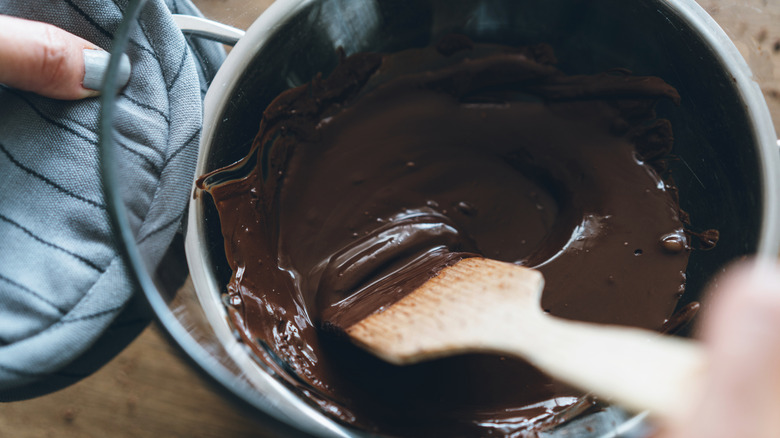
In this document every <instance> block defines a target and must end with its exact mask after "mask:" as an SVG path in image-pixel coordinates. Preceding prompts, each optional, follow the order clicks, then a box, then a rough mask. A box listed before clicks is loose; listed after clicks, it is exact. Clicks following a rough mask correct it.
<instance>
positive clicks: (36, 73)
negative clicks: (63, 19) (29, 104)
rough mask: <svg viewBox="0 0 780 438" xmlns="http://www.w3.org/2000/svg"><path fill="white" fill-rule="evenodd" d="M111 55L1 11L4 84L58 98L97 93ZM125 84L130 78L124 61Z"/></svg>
mask: <svg viewBox="0 0 780 438" xmlns="http://www.w3.org/2000/svg"><path fill="white" fill-rule="evenodd" d="M108 60H109V55H108V53H107V52H105V51H103V50H102V49H101V48H99V47H97V46H96V45H94V44H92V43H90V42H89V41H87V40H84V39H82V38H79V37H77V36H75V35H72V34H70V33H68V32H66V31H64V30H62V29H60V28H57V27H55V26H52V25H50V24H46V23H40V22H35V21H29V20H24V19H20V18H15V17H9V16H4V15H0V83H3V84H6V85H9V86H12V87H14V88H18V89H21V90H25V91H32V92H34V93H37V94H40V95H42V96H46V97H51V98H54V99H69V100H70V99H83V98H85V97H91V96H97V95H98V94H99V91H97V90H98V89H99V88H100V87H101V85H102V81H103V75H104V74H105V71H106V68H107V66H108ZM122 64H124V65H123V66H121V68H120V70H123V72H122V73H124V75H120V76H124V77H123V78H122V84H121V85H124V83H126V82H127V80H128V79H129V76H130V63H129V60H128V59H127V57H126V56H125V57H124V59H123V62H122Z"/></svg>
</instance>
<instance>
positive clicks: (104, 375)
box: [0, 0, 780, 438]
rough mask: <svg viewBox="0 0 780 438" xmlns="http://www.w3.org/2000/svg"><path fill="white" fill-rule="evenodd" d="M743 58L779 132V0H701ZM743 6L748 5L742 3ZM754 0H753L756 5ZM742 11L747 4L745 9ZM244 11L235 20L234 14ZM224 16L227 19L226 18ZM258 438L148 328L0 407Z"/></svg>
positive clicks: (259, 0)
mask: <svg viewBox="0 0 780 438" xmlns="http://www.w3.org/2000/svg"><path fill="white" fill-rule="evenodd" d="M196 3H198V4H199V6H200V7H201V8H202V9H203V11H204V12H205V13H206V15H207V16H210V17H215V18H223V19H224V21H226V22H229V23H230V24H233V25H236V26H239V27H242V28H245V27H246V26H248V24H249V23H251V21H252V20H254V17H256V16H257V15H259V13H260V12H262V11H263V10H264V9H265V8H266V7H267V6H268V5H269V4H270V3H271V1H270V0H256V4H255V5H254V6H253V7H250V8H248V9H247V8H245V7H244V6H239V5H243V4H245V3H246V2H243V1H238V0H200V1H196ZM701 3H702V5H703V6H705V7H706V8H707V9H708V11H709V12H710V13H711V14H712V15H713V16H714V17H715V18H717V19H719V20H721V22H722V23H724V24H725V25H726V26H727V27H728V29H729V34H730V36H731V37H732V38H734V39H735V40H737V45H738V46H739V47H740V49H741V50H744V51H745V53H748V52H752V51H753V50H754V49H756V48H758V49H759V50H758V51H757V53H758V54H756V55H754V56H753V57H752V58H751V59H749V62H750V64H751V67H752V68H753V70H754V72H755V73H756V75H757V77H758V79H759V82H760V83H761V85H762V88H763V90H764V93H765V95H766V97H767V103H768V104H769V106H770V108H771V110H772V112H773V115H774V120H775V127H776V129H778V131H779V132H780V2H770V5H769V6H765V9H766V10H767V11H768V13H767V14H765V16H764V17H762V18H761V20H758V21H756V20H751V21H744V20H745V19H744V16H740V13H739V10H737V11H735V10H734V9H733V8H729V7H728V6H726V1H725V0H702V1H701ZM742 3H743V4H746V3H750V1H747V2H742ZM759 3H760V2H758V1H757V4H759ZM745 7H747V5H746V6H745ZM236 10H240V11H242V12H241V14H240V16H238V17H235V11H236ZM228 15H233V16H231V17H228ZM6 436H7V437H13V438H41V437H56V438H60V437H62V438H70V437H74V438H76V437H78V438H85V437H96V438H97V437H99V438H104V437H108V438H125V437H186V438H201V437H203V438H206V437H232V438H243V437H263V436H268V435H265V434H263V432H262V431H261V430H260V429H259V426H258V425H257V424H256V423H255V422H253V421H252V420H251V419H249V418H246V417H245V416H242V415H241V414H239V413H238V412H237V410H236V408H235V407H234V406H233V405H231V404H230V403H228V402H227V401H225V400H223V399H222V398H221V397H220V396H219V395H218V394H217V393H216V392H215V391H214V390H213V388H212V387H211V385H210V383H207V382H205V381H204V380H203V379H202V378H201V377H200V376H199V375H198V374H197V373H196V372H195V371H194V370H193V369H192V368H190V366H189V365H188V364H187V363H186V362H185V361H184V360H183V359H182V358H181V357H179V355H178V352H177V351H176V350H175V349H174V348H173V347H172V346H171V345H169V344H168V342H167V340H165V339H164V338H162V336H161V333H160V331H159V329H158V328H157V327H155V326H154V325H152V326H150V327H149V328H147V329H146V330H145V331H144V332H143V333H142V334H141V336H140V337H139V338H138V339H137V340H136V341H135V342H133V343H132V344H131V345H130V346H129V347H128V348H127V349H126V350H125V351H124V352H122V353H121V354H120V355H119V356H117V357H116V358H115V359H114V360H113V361H112V362H110V363H109V364H108V365H106V366H105V367H103V368H102V369H101V370H100V371H98V372H97V373H95V374H94V375H92V376H90V377H88V378H86V379H84V380H83V381H81V382H79V383H78V384H76V385H73V386H72V387H69V388H67V389H64V390H62V391H59V392H57V393H54V394H51V395H48V396H45V397H40V398H38V399H34V400H29V401H24V402H17V403H7V404H0V437H6Z"/></svg>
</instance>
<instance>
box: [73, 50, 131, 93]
mask: <svg viewBox="0 0 780 438" xmlns="http://www.w3.org/2000/svg"><path fill="white" fill-rule="evenodd" d="M109 59H111V54H110V53H108V52H106V51H103V50H95V49H84V81H83V82H82V86H83V87H84V88H87V89H90V90H96V91H97V90H100V88H101V87H102V86H103V78H104V77H105V75H106V70H108V60H109ZM129 80H130V58H129V57H128V56H127V55H126V54H124V53H123V54H122V58H121V59H120V60H119V72H118V73H117V85H118V86H119V88H122V87H124V86H125V85H126V84H127V81H129Z"/></svg>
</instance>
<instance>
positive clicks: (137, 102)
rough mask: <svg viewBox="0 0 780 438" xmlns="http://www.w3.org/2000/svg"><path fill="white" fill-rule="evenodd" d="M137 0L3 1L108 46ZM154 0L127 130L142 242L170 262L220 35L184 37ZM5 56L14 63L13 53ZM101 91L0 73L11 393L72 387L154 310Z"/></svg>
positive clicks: (0, 295) (0, 349) (0, 288)
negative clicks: (62, 97)
mask: <svg viewBox="0 0 780 438" xmlns="http://www.w3.org/2000/svg"><path fill="white" fill-rule="evenodd" d="M126 5H127V1H126V0H48V1H44V0H41V1H29V0H2V1H0V14H6V15H11V16H17V17H22V18H27V19H31V20H37V21H43V22H48V23H51V24H54V25H55V26H58V27H61V28H63V29H65V30H68V31H69V32H71V33H73V34H76V35H78V36H80V37H82V38H84V39H86V40H89V41H91V42H93V43H95V44H97V45H99V46H101V47H102V48H104V49H109V48H110V47H111V41H112V39H113V34H114V32H115V31H116V30H117V28H118V27H119V24H120V22H121V20H122V16H123V10H124V9H125V6H126ZM171 13H179V14H192V15H197V14H198V12H197V10H196V9H195V7H194V6H193V5H192V4H191V3H190V2H189V1H188V0H166V1H163V0H149V1H148V2H147V4H146V6H145V7H144V9H143V11H142V12H141V15H140V17H139V19H138V23H137V25H136V26H135V29H134V31H133V32H132V34H131V41H130V42H129V44H128V48H127V51H126V53H127V55H128V56H129V57H130V61H131V64H132V74H131V77H130V82H129V83H128V85H127V87H125V88H124V89H123V91H122V92H121V94H120V96H118V99H117V107H116V118H115V128H114V141H115V144H116V146H117V147H118V151H119V152H118V154H119V157H120V159H119V163H120V164H119V165H120V167H121V169H120V172H121V178H122V181H123V184H124V185H125V186H126V187H127V192H126V194H125V195H124V200H125V203H126V204H127V205H128V210H129V211H130V215H131V222H132V224H133V231H134V232H135V235H136V239H137V241H138V243H139V247H140V249H141V252H142V253H143V255H144V256H145V257H146V259H147V260H148V261H150V262H151V264H152V265H156V264H157V263H159V261H160V259H161V258H162V256H163V254H164V253H165V251H166V249H167V248H168V246H169V245H170V243H171V241H172V239H173V237H174V236H175V234H176V233H177V232H179V231H180V227H181V219H182V216H183V212H184V209H185V205H186V202H187V199H188V193H189V190H190V185H191V181H192V177H193V173H194V168H195V161H196V155H197V145H198V141H199V138H200V132H201V120H202V114H201V109H202V99H203V96H204V94H205V92H206V89H207V86H208V83H209V81H210V80H211V78H212V77H213V75H214V74H215V73H216V69H217V68H218V66H219V64H220V63H221V61H222V59H223V58H224V51H223V50H222V48H221V46H219V45H217V44H214V43H210V42H203V41H197V40H192V41H190V40H189V39H187V38H185V37H184V36H183V35H182V33H181V32H180V31H179V30H178V28H177V27H176V26H175V25H174V23H173V21H172V19H171ZM0 68H2V66H0ZM99 113H100V105H99V102H98V100H97V99H95V98H92V99H87V100H83V101H75V102H69V101H56V100H50V99H46V98H43V97H39V96H36V95H33V94H29V93H25V92H21V91H18V90H15V89H12V88H10V87H7V86H5V85H2V84H0V401H12V400H21V399H25V398H30V397H34V396H37V395H41V394H45V393H48V392H51V391H53V390H56V389H59V388H62V387H64V386H66V385H69V384H71V383H73V382H75V381H78V380H79V379H81V378H82V377H84V376H86V375H88V374H90V373H91V372H93V371H94V370H96V369H97V368H99V367H100V366H101V365H103V364H104V363H105V362H107V361H108V360H109V359H110V358H112V357H113V356H114V355H115V354H116V353H118V352H119V351H121V349H122V348H124V347H125V346H126V345H127V344H128V343H129V342H130V341H131V340H132V339H133V338H134V337H135V336H136V335H137V334H138V333H139V332H140V331H141V330H142V329H143V328H144V327H145V326H146V324H147V323H148V321H149V315H148V314H147V312H144V311H141V310H139V309H143V306H140V305H130V306H128V302H131V304H132V303H138V302H141V300H140V299H139V298H138V294H135V296H136V299H135V300H131V298H133V296H134V293H135V292H136V291H135V288H136V286H135V283H134V281H133V280H132V278H131V273H130V271H129V268H128V266H127V265H126V264H125V262H124V261H123V260H122V258H121V257H120V255H119V251H118V248H117V246H116V244H115V243H114V239H113V237H112V232H111V227H110V222H109V216H108V212H107V207H106V203H105V198H104V196H103V191H102V186H101V177H100V171H99V161H98V160H99V154H98V135H97V129H98V117H99Z"/></svg>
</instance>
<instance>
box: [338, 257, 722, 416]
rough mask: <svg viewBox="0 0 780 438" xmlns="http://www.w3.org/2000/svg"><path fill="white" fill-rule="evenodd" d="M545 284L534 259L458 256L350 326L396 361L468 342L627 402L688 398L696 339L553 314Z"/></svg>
mask: <svg viewBox="0 0 780 438" xmlns="http://www.w3.org/2000/svg"><path fill="white" fill-rule="evenodd" d="M543 285H544V279H543V277H542V275H541V273H539V272H538V271H535V270H533V269H529V268H524V267H521V266H517V265H513V264H511V263H504V262H498V261H495V260H488V259H483V258H469V259H464V260H461V261H460V262H458V263H457V264H455V265H453V266H450V267H448V268H445V269H444V270H442V271H441V272H440V273H439V275H438V276H436V277H434V278H433V279H431V280H429V281H427V282H426V283H425V284H423V285H422V286H421V287H419V288H418V289H416V290H415V291H414V292H412V293H411V294H409V295H407V296H406V297H404V298H403V299H401V300H400V301H398V302H396V303H395V304H393V305H391V306H389V307H388V308H387V309H386V310H384V311H382V312H380V313H375V314H373V315H371V316H369V317H367V318H365V319H363V320H362V321H360V322H358V323H357V324H355V325H352V326H350V327H348V328H346V332H347V334H348V335H349V336H350V337H351V338H352V339H353V341H354V342H355V343H357V344H358V345H359V346H362V347H363V348H365V349H367V350H368V351H370V352H372V353H374V354H375V355H377V356H379V357H381V358H383V359H385V360H387V361H389V362H391V363H395V364H411V363H415V362H420V361H425V360H429V359H433V358H438V357H443V356H451V355H456V354H461V353H474V352H491V353H498V354H502V355H514V356H518V357H520V358H522V359H525V360H526V361H528V362H530V363H531V364H533V365H535V366H536V367H538V368H539V369H540V370H542V371H544V372H546V373H548V374H549V375H551V376H553V377H555V378H557V379H559V380H561V381H563V382H566V383H568V384H570V385H573V386H576V387H579V388H581V389H583V390H585V391H588V392H591V393H593V394H595V395H596V396H599V397H601V398H604V399H606V400H607V401H610V402H614V403H616V404H619V405H621V406H623V407H625V408H628V409H631V410H636V411H644V410H648V411H649V412H650V413H651V414H653V415H656V416H658V417H661V418H664V419H668V420H673V419H675V418H676V417H678V416H679V415H681V413H683V412H685V411H686V410H687V409H689V408H690V407H691V406H692V403H693V402H694V401H695V400H696V397H698V396H699V395H700V392H701V391H702V390H703V389H702V387H701V385H702V382H703V375H704V373H705V372H706V368H707V364H706V360H705V357H704V354H703V350H702V348H701V346H699V345H698V344H697V343H696V342H694V341H690V340H684V339H681V338H674V337H671V336H663V335H661V334H659V333H656V332H653V331H648V330H642V329H636V328H629V327H621V326H608V325H599V324H592V323H585V322H576V321H571V320H565V319H561V318H556V317H553V316H551V315H548V314H546V313H545V312H543V311H542V309H541V306H540V298H541V291H542V288H543Z"/></svg>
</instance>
